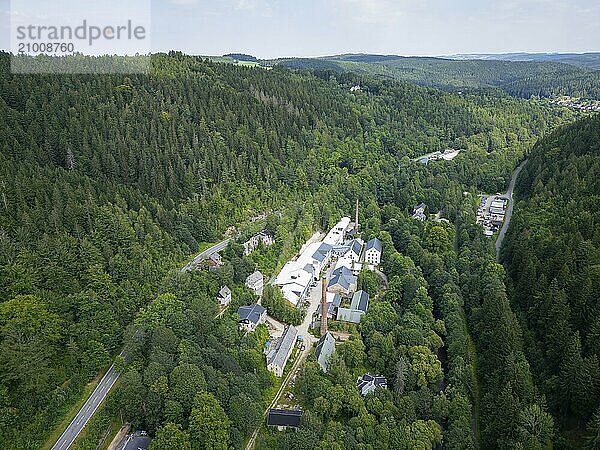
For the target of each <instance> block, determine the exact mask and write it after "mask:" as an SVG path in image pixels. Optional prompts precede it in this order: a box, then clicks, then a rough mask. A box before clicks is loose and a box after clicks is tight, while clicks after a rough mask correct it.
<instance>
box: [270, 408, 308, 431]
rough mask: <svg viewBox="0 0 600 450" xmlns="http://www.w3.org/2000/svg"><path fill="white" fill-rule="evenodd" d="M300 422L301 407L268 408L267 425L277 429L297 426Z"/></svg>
mask: <svg viewBox="0 0 600 450" xmlns="http://www.w3.org/2000/svg"><path fill="white" fill-rule="evenodd" d="M301 423H302V410H301V409H274V408H271V409H269V413H268V414H267V426H269V427H277V428H278V429H279V430H285V429H286V428H299V427H300V424H301Z"/></svg>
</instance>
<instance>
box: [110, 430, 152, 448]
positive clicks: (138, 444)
mask: <svg viewBox="0 0 600 450" xmlns="http://www.w3.org/2000/svg"><path fill="white" fill-rule="evenodd" d="M149 446H150V437H149V436H148V434H147V433H146V432H145V431H136V432H135V433H132V434H128V435H127V436H125V437H124V438H123V440H122V441H121V442H120V443H119V445H118V446H117V450H148V447H149Z"/></svg>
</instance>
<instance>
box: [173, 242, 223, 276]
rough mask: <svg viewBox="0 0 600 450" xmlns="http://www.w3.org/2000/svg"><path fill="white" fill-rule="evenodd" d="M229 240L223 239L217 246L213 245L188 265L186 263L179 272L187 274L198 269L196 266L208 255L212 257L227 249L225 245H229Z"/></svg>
mask: <svg viewBox="0 0 600 450" xmlns="http://www.w3.org/2000/svg"><path fill="white" fill-rule="evenodd" d="M230 240H231V239H225V240H224V241H222V242H219V243H218V244H215V245H213V246H212V247H210V248H207V249H206V250H204V251H203V252H202V253H200V254H199V255H197V256H196V257H195V258H194V259H193V260H191V261H190V262H189V263H187V264H186V265H185V267H184V268H183V269H181V271H182V272H188V271H190V270H192V269H194V268H196V267H198V265H199V264H200V263H201V262H202V261H204V260H205V259H206V258H208V257H209V256H210V255H212V254H213V253H215V252H220V251H221V250H223V249H225V247H227V244H229V241H230Z"/></svg>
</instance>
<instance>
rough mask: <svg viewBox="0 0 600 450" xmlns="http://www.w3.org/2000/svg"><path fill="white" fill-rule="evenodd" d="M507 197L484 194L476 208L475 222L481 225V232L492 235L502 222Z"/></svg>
mask: <svg viewBox="0 0 600 450" xmlns="http://www.w3.org/2000/svg"><path fill="white" fill-rule="evenodd" d="M507 205H508V199H507V198H506V197H505V196H503V195H498V194H497V195H487V196H486V195H484V196H482V197H481V200H480V202H479V207H478V208H477V223H478V224H480V225H482V226H483V234H485V235H486V236H493V235H494V234H496V233H498V231H500V228H501V227H502V224H503V223H504V217H505V214H506V207H507Z"/></svg>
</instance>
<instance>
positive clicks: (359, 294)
mask: <svg viewBox="0 0 600 450" xmlns="http://www.w3.org/2000/svg"><path fill="white" fill-rule="evenodd" d="M368 308H369V294H368V293H367V292H366V291H363V290H360V291H356V292H355V293H354V295H353V296H352V302H351V304H350V309H356V310H359V311H362V312H367V309H368Z"/></svg>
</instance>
